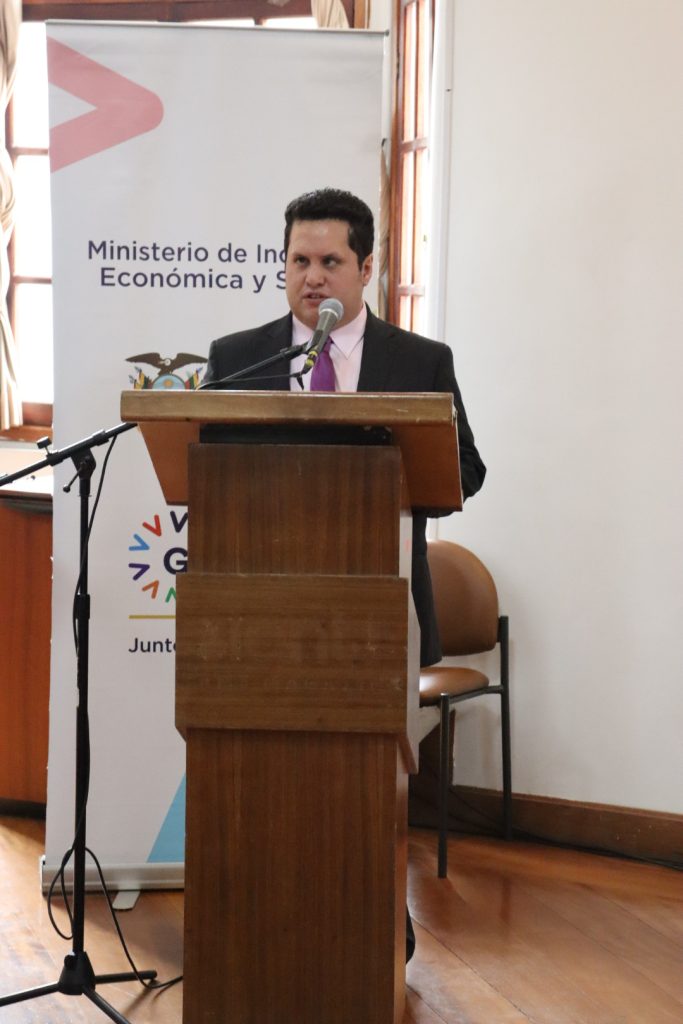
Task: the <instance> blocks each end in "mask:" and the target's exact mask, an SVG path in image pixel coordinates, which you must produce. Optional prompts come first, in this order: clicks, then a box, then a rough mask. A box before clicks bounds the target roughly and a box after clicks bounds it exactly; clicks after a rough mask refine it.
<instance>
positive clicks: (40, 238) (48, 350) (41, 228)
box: [7, 22, 52, 403]
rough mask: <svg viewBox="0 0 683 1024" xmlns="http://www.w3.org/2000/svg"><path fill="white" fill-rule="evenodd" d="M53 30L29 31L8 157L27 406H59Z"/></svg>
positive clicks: (13, 304)
mask: <svg viewBox="0 0 683 1024" xmlns="http://www.w3.org/2000/svg"><path fill="white" fill-rule="evenodd" d="M47 147H48V116H47V61H46V57H45V26H44V25H42V24H40V23H37V22H34V23H28V24H26V23H25V24H22V26H21V30H20V34H19V49H18V55H17V73H16V81H15V86H14V94H13V98H12V102H11V103H10V105H9V107H8V111H7V149H8V151H9V154H10V157H11V159H12V163H13V164H14V175H15V182H14V186H15V195H16V204H15V211H14V216H15V226H14V232H13V235H12V240H11V242H10V249H9V261H10V268H11V272H12V279H11V286H10V289H9V292H8V306H9V314H10V319H11V322H12V327H13V330H14V333H15V337H16V339H17V347H18V350H19V369H18V375H19V388H20V392H21V396H22V399H23V400H24V402H31V403H35V402H38V403H49V402H52V252H51V248H52V240H51V235H50V169H49V163H48V155H47V152H48V148H47Z"/></svg>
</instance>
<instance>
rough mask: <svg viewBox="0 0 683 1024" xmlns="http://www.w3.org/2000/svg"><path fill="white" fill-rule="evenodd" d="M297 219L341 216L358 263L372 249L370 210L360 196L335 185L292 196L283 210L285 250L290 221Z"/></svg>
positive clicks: (286, 248)
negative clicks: (294, 197)
mask: <svg viewBox="0 0 683 1024" xmlns="http://www.w3.org/2000/svg"><path fill="white" fill-rule="evenodd" d="M297 220H343V221H346V223H347V224H348V225H349V248H350V249H352V250H353V252H355V254H356V256H357V257H358V266H359V267H360V266H362V264H363V260H364V259H366V257H367V256H369V255H370V253H371V252H372V247H373V245H374V244H375V225H374V221H373V217H372V210H371V209H370V207H369V206H368V205H367V203H364V202H363V200H362V199H359V198H358V197H357V196H354V195H353V193H351V192H344V191H343V190H342V189H339V188H319V189H316V191H315V192H305V193H304V194H303V195H302V196H299V197H298V198H297V199H292V201H291V203H289V205H288V206H287V209H286V210H285V253H287V250H288V249H289V236H290V234H291V232H292V224H293V223H294V221H297Z"/></svg>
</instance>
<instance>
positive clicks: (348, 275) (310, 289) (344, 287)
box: [285, 220, 372, 330]
mask: <svg viewBox="0 0 683 1024" xmlns="http://www.w3.org/2000/svg"><path fill="white" fill-rule="evenodd" d="M371 274H372V254H370V255H369V256H368V257H366V259H365V260H364V261H363V264H362V266H360V267H359V266H358V257H357V256H356V254H355V252H354V251H353V249H352V248H351V247H350V246H349V225H348V224H347V223H346V221H344V220H295V221H294V223H293V224H292V230H291V233H290V236H289V248H288V250H287V262H286V264H285V285H286V291H287V301H288V302H289V308H290V309H291V311H292V313H294V315H295V316H296V317H298V319H299V320H301V321H302V323H304V324H306V326H307V327H310V328H311V330H313V329H314V328H315V325H316V323H317V322H318V306H319V305H320V303H321V302H322V301H323V299H339V301H340V302H341V304H342V305H343V307H344V316H343V317H342V318H341V320H340V321H339V326H343V325H344V324H348V323H349V322H350V321H351V320H353V319H355V317H357V316H358V314H359V313H360V311H361V309H362V307H363V288H364V287H365V285H366V284H367V283H368V281H369V280H370V276H371Z"/></svg>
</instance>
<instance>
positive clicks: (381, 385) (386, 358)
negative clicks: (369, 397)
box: [358, 309, 393, 391]
mask: <svg viewBox="0 0 683 1024" xmlns="http://www.w3.org/2000/svg"><path fill="white" fill-rule="evenodd" d="M392 334H393V327H392V325H391V324H388V323H386V322H385V321H384V320H380V319H379V318H378V317H376V316H374V315H373V314H372V313H371V312H370V310H369V309H368V319H367V323H366V325H365V335H364V338H363V355H362V358H361V364H360V376H359V378H358V391H384V390H385V386H386V382H387V380H388V377H389V370H390V369H391V355H392V353H391V346H390V345H388V344H387V343H388V342H389V339H390V338H391V335H392Z"/></svg>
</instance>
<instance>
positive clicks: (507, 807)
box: [498, 615, 512, 839]
mask: <svg viewBox="0 0 683 1024" xmlns="http://www.w3.org/2000/svg"><path fill="white" fill-rule="evenodd" d="M508 635H509V630H508V617H507V615H501V617H500V621H499V627H498V639H499V642H500V684H501V695H500V729H501V735H502V745H503V835H504V836H505V838H506V839H512V751H511V735H510V734H511V729H510V665H509V645H508Z"/></svg>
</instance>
